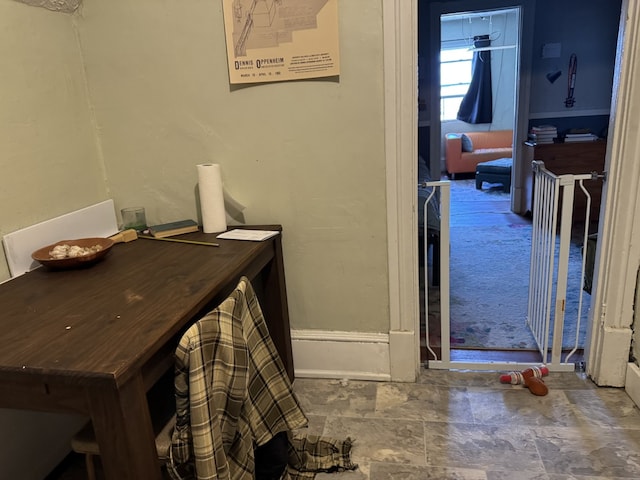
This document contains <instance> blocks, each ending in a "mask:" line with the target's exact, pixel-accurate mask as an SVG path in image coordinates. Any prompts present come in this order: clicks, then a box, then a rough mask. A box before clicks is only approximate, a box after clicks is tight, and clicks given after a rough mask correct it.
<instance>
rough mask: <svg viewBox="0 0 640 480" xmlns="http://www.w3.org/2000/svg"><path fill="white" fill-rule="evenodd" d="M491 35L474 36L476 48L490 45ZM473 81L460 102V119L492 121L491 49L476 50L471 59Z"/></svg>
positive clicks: (482, 121) (470, 121)
mask: <svg viewBox="0 0 640 480" xmlns="http://www.w3.org/2000/svg"><path fill="white" fill-rule="evenodd" d="M490 45H491V40H490V39H489V35H478V36H476V37H473V46H474V47H475V48H482V47H489V46H490ZM471 68H472V74H471V83H470V84H469V90H468V91H467V93H466V94H465V96H464V97H463V99H462V102H461V103H460V109H459V110H458V120H462V121H463V122H466V123H491V121H492V119H493V112H492V104H493V95H492V93H491V51H489V50H486V51H481V52H474V53H473V59H472V61H471Z"/></svg>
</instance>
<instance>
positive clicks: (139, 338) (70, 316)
mask: <svg viewBox="0 0 640 480" xmlns="http://www.w3.org/2000/svg"><path fill="white" fill-rule="evenodd" d="M256 228H259V229H272V230H273V229H278V230H280V227H279V226H274V225H270V226H269V225H268V226H260V227H256ZM180 238H186V239H192V240H200V241H210V242H217V243H219V244H220V247H211V246H203V245H191V244H183V243H171V242H162V241H154V240H144V239H138V240H136V241H133V242H130V243H121V244H116V245H114V246H113V247H112V249H111V251H110V252H109V254H108V255H107V256H106V258H105V259H103V260H102V261H100V262H98V263H96V264H95V265H93V266H91V267H89V268H86V269H79V270H65V271H51V270H48V269H45V268H39V269H36V270H34V271H32V272H29V273H27V274H25V275H23V276H21V277H18V278H15V279H13V280H11V281H10V282H6V283H4V284H2V285H0V305H2V309H1V313H0V322H1V323H0V325H1V329H0V407H3V408H17V409H24V410H39V411H48V412H66V413H79V414H84V415H87V416H89V417H90V418H91V420H92V422H93V425H94V429H95V432H96V436H97V439H98V442H99V444H100V450H101V456H102V463H103V466H104V470H105V474H106V476H107V478H109V479H118V480H123V479H136V480H139V479H145V480H151V479H160V478H161V472H160V469H159V466H158V461H157V455H156V451H155V446H154V435H153V431H152V426H151V420H150V416H149V409H148V404H147V398H146V392H147V391H148V390H149V388H150V387H151V386H152V385H153V384H154V383H155V382H156V381H157V380H158V379H159V378H160V377H161V376H162V374H163V373H165V372H166V371H167V369H169V368H171V367H172V365H173V352H174V350H175V347H176V346H177V342H178V340H179V338H180V336H181V335H182V333H183V332H184V331H185V330H186V329H187V328H188V326H189V325H191V324H192V322H193V321H195V320H197V319H198V318H200V317H201V316H202V315H203V314H205V313H207V312H209V311H210V310H212V309H213V308H215V307H216V306H217V305H218V304H219V303H220V302H221V301H222V300H224V298H226V297H227V295H228V294H229V293H230V292H231V291H232V290H233V289H234V288H235V286H236V284H237V282H238V280H239V278H240V277H241V276H242V275H245V276H247V277H248V278H249V279H250V280H251V281H252V284H253V286H254V289H255V290H256V293H257V295H258V298H259V300H260V302H261V306H262V309H263V311H264V315H265V319H266V321H267V325H268V326H269V330H270V333H271V336H272V338H273V341H274V343H275V345H276V347H277V349H278V351H279V353H280V355H281V357H282V360H283V362H284V364H285V367H286V369H287V372H288V374H289V377H290V378H291V379H292V380H293V359H292V353H291V337H290V330H289V316H288V307H287V296H286V290H285V278H284V268H283V261H282V244H281V236H280V235H277V236H275V237H272V238H270V239H268V240H266V241H264V242H250V241H237V240H218V239H216V238H215V235H212V234H203V233H192V234H187V235H182V236H180Z"/></svg>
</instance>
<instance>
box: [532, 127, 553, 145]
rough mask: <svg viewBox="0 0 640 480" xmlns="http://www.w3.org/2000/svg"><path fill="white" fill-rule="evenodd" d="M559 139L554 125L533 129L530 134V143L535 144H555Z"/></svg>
mask: <svg viewBox="0 0 640 480" xmlns="http://www.w3.org/2000/svg"><path fill="white" fill-rule="evenodd" d="M557 137H558V129H557V128H556V127H554V126H553V125H540V126H539V127H531V131H530V132H529V141H531V142H534V143H553V141H554V139H555V138H557Z"/></svg>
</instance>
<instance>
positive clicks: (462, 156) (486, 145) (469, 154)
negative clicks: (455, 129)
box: [445, 130, 513, 178]
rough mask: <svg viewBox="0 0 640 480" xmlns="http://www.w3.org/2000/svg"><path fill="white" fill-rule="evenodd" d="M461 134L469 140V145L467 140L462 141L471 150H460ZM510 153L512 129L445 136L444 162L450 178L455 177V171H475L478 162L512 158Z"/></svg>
mask: <svg viewBox="0 0 640 480" xmlns="http://www.w3.org/2000/svg"><path fill="white" fill-rule="evenodd" d="M463 135H466V136H467V137H468V139H469V140H470V143H471V145H468V143H469V142H468V141H465V142H464V143H466V144H467V147H472V148H471V151H462V147H463V138H462V136H463ZM466 150H469V149H468V148H467V149H466ZM512 155H513V130H494V131H490V132H466V133H464V134H463V133H449V134H447V136H446V137H445V164H446V168H447V173H448V174H449V176H450V177H451V178H455V174H456V173H475V171H476V165H477V164H478V163H481V162H488V161H489V160H496V159H498V158H512Z"/></svg>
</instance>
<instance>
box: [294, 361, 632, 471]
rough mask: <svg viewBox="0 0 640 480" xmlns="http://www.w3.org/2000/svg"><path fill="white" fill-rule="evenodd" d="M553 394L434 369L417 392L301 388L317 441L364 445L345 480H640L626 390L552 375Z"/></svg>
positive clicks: (360, 385) (300, 384) (366, 385)
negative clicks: (341, 439) (541, 394)
mask: <svg viewBox="0 0 640 480" xmlns="http://www.w3.org/2000/svg"><path fill="white" fill-rule="evenodd" d="M544 380H545V383H546V384H547V386H548V387H549V394H548V395H547V396H545V397H536V396H534V395H532V394H531V393H530V392H529V391H528V389H526V388H524V387H521V386H512V385H503V384H500V383H499V374H498V373H496V372H456V371H451V372H449V371H438V370H425V371H423V372H422V374H421V375H420V378H419V380H418V382H417V383H415V384H406V383H376V382H361V381H348V382H340V381H335V380H310V379H299V380H296V383H295V390H296V392H297V394H298V397H299V399H300V402H301V403H302V406H303V409H304V410H305V411H306V412H307V413H308V416H309V417H310V419H311V426H310V428H311V430H312V431H313V430H315V432H313V433H322V434H324V435H329V436H333V437H344V436H350V437H352V438H354V439H355V443H354V448H353V460H354V461H355V462H356V463H358V464H359V469H358V470H356V471H354V472H343V473H341V474H339V476H335V475H331V474H321V475H318V476H317V477H316V478H317V479H318V480H326V479H328V478H343V479H344V480H355V479H357V480H361V479H362V480H387V479H389V480H390V479H393V480H418V479H420V480H424V479H438V480H447V479H459V480H507V479H508V480H533V479H536V480H568V479H582V480H587V479H588V480H597V479H621V478H636V479H637V478H640V411H639V410H638V408H637V407H636V406H635V405H634V404H633V402H632V401H631V399H630V398H629V397H628V396H627V395H626V393H625V392H624V390H623V389H616V388H598V387H597V386H595V385H594V384H593V383H592V382H591V381H590V380H588V379H587V378H586V376H584V374H577V373H551V374H550V375H549V376H548V377H545V379H544Z"/></svg>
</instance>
